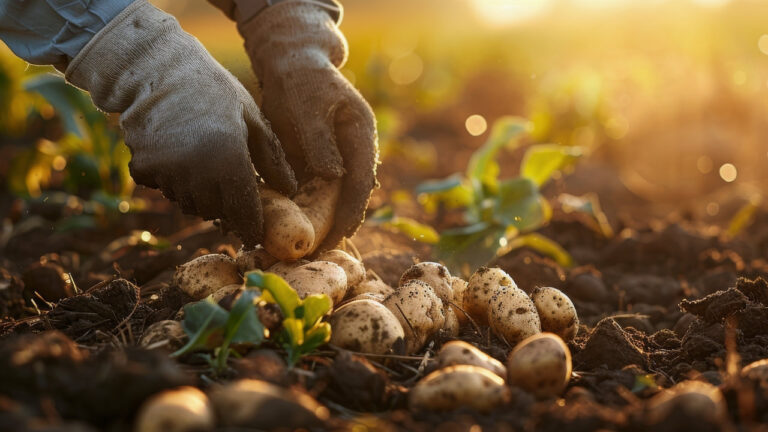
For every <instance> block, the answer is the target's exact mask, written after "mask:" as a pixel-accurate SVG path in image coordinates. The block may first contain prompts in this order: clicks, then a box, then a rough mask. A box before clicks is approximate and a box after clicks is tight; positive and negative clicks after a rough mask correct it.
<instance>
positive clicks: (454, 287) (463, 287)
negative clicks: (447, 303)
mask: <svg viewBox="0 0 768 432" xmlns="http://www.w3.org/2000/svg"><path fill="white" fill-rule="evenodd" d="M467 286H468V284H467V281H465V280H464V279H462V278H460V277H458V276H452V277H451V291H453V303H454V304H455V305H456V306H453V305H451V309H453V311H454V312H455V313H456V318H458V320H459V325H462V326H463V325H465V324H467V323H468V322H469V319H468V318H467V315H466V314H467V313H469V312H466V313H465V311H462V309H464V296H465V294H466V293H467ZM457 306H458V307H457ZM459 308H461V309H459Z"/></svg>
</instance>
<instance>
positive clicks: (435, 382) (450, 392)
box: [408, 365, 509, 412]
mask: <svg viewBox="0 0 768 432" xmlns="http://www.w3.org/2000/svg"><path fill="white" fill-rule="evenodd" d="M507 401H509V388H508V387H507V386H505V385H504V380H503V379H502V378H500V377H499V376H498V375H496V374H494V373H493V372H491V371H489V370H488V369H485V368H482V367H479V366H472V365H457V366H448V367H446V368H444V369H438V370H436V371H434V372H432V373H431V374H429V375H427V376H426V377H425V378H424V379H422V380H421V381H419V382H418V383H416V385H415V386H414V387H413V388H412V389H411V392H410V394H409V396H408V403H409V406H410V408H411V410H413V411H422V410H427V411H453V410H456V409H459V408H462V407H469V408H473V409H475V410H477V411H481V412H488V411H491V410H493V409H494V408H496V407H498V406H499V405H502V404H504V403H506V402H507Z"/></svg>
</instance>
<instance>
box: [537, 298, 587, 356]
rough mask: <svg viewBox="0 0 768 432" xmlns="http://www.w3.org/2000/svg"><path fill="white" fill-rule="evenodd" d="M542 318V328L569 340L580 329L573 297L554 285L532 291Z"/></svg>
mask: <svg viewBox="0 0 768 432" xmlns="http://www.w3.org/2000/svg"><path fill="white" fill-rule="evenodd" d="M531 299H532V300H533V304H534V305H536V311H538V313H539V319H540V320H541V330H542V331H546V332H552V333H554V334H556V335H558V336H560V337H561V338H563V340H564V341H566V342H568V341H570V340H573V338H574V337H576V332H578V331H579V316H578V315H577V314H576V307H575V306H573V303H572V302H571V299H569V298H568V296H567V295H565V294H564V293H563V292H562V291H560V290H559V289H557V288H552V287H539V288H536V289H534V290H533V292H532V293H531Z"/></svg>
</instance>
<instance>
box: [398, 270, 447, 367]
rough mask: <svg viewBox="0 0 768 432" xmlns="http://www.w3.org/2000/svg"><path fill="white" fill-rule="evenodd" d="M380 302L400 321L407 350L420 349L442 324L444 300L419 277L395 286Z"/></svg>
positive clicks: (443, 319) (443, 322)
mask: <svg viewBox="0 0 768 432" xmlns="http://www.w3.org/2000/svg"><path fill="white" fill-rule="evenodd" d="M383 304H384V306H386V307H387V309H389V310H390V311H391V312H392V314H394V315H395V317H396V318H397V320H398V321H400V325H401V326H402V327H403V331H404V332H405V344H406V350H407V351H408V352H409V353H413V352H416V351H417V350H419V349H420V348H421V347H422V346H424V344H425V343H426V342H427V340H428V339H429V338H430V337H431V336H432V335H433V334H435V333H437V332H438V331H439V330H440V329H442V328H443V326H444V325H445V310H444V309H443V302H442V301H441V300H440V299H439V298H438V297H437V295H436V294H435V291H434V290H432V287H430V286H429V285H427V284H426V283H424V282H422V281H420V280H411V281H408V282H406V283H405V284H404V285H403V286H400V287H398V288H397V289H396V290H395V292H394V293H392V294H391V295H390V296H389V297H387V298H386V299H384V302H383Z"/></svg>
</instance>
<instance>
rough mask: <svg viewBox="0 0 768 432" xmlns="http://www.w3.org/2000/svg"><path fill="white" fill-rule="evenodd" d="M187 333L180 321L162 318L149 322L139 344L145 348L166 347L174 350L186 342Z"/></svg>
mask: <svg viewBox="0 0 768 432" xmlns="http://www.w3.org/2000/svg"><path fill="white" fill-rule="evenodd" d="M187 339H188V337H187V334H186V332H184V329H183V328H182V327H181V323H180V322H178V321H175V320H163V321H158V322H156V323H153V324H151V325H150V326H149V327H147V328H146V329H145V330H144V333H143V334H142V335H141V339H139V346H140V347H142V348H146V349H159V348H163V349H167V350H169V351H176V350H177V349H179V348H181V347H182V346H184V344H185V343H186V342H187Z"/></svg>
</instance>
